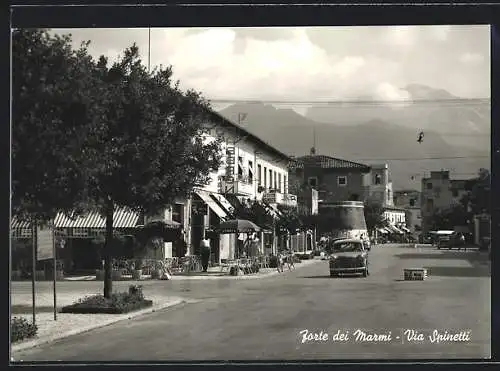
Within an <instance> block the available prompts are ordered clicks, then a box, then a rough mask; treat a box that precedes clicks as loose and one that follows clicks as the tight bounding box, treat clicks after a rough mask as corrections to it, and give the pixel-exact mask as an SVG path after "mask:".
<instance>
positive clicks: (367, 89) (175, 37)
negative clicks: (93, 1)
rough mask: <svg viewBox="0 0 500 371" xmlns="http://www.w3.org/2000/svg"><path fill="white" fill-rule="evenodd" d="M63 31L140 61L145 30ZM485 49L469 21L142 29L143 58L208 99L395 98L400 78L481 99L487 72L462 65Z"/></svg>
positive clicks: (96, 50)
mask: <svg viewBox="0 0 500 371" xmlns="http://www.w3.org/2000/svg"><path fill="white" fill-rule="evenodd" d="M57 31H58V32H59V33H60V30H57ZM66 31H71V33H72V34H73V35H74V37H73V39H74V40H75V44H76V45H77V44H79V43H80V42H81V41H82V40H88V39H90V40H92V44H91V46H90V52H91V53H92V54H93V55H95V56H98V55H100V54H107V55H108V56H109V57H110V58H111V59H115V58H116V56H117V55H118V54H119V53H121V52H122V51H123V49H124V48H126V47H128V46H130V45H131V44H132V43H133V42H137V44H138V45H139V48H140V52H141V54H142V56H143V59H144V60H145V63H146V58H147V48H148V29H118V30H116V29H115V30H109V29H85V30H66ZM457 56H461V57H457ZM488 56H489V28H488V27H478V26H396V27H391V26H379V27H309V28H304V27H300V28H299V27H281V28H277V27H270V28H190V29H187V28H184V29H181V28H163V29H156V28H154V29H151V65H152V66H153V67H154V66H157V65H160V64H162V65H164V66H166V65H172V66H173V71H174V78H175V79H179V80H180V82H181V86H182V87H183V88H194V89H196V90H199V91H201V92H202V93H203V94H204V95H205V96H206V97H207V98H212V99H217V98H219V99H237V100H241V99H252V100H266V99H267V100H304V101H315V100H335V99H338V100H348V99H356V98H358V97H368V96H372V97H377V99H381V100H399V99H404V94H405V92H403V91H401V90H399V89H398V88H396V87H404V86H406V85H408V84H409V83H418V84H424V85H429V86H434V87H436V88H442V89H446V90H448V91H450V92H451V93H452V94H455V95H457V96H464V97H469V96H480V97H485V96H489V91H490V76H489V69H488V68H482V69H471V68H468V67H467V66H466V65H464V64H463V63H468V64H471V63H473V62H474V63H478V62H480V57H484V60H487V58H488ZM457 58H460V60H461V61H462V62H463V63H456V62H457Z"/></svg>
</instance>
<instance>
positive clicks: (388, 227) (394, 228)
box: [386, 224, 404, 234]
mask: <svg viewBox="0 0 500 371" xmlns="http://www.w3.org/2000/svg"><path fill="white" fill-rule="evenodd" d="M386 229H388V230H389V232H391V233H397V234H403V233H404V232H403V231H401V230H400V229H399V228H397V227H396V226H395V225H392V224H389V225H388V226H387V227H386Z"/></svg>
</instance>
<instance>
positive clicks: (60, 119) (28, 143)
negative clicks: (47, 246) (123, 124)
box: [11, 29, 100, 221]
mask: <svg viewBox="0 0 500 371" xmlns="http://www.w3.org/2000/svg"><path fill="white" fill-rule="evenodd" d="M86 47H87V44H82V46H81V47H80V49H78V50H73V49H72V47H71V38H70V37H69V36H51V35H50V34H49V33H48V32H47V31H44V30H31V29H23V30H14V31H13V33H12V96H13V101H12V121H13V125H12V152H11V153H12V195H11V196H12V211H13V214H14V215H16V216H17V217H18V218H20V219H26V220H28V219H31V218H33V217H35V218H36V219H37V220H38V221H47V220H50V219H52V218H53V217H54V216H55V214H56V213H57V212H58V211H67V212H69V211H74V210H76V211H79V210H80V211H81V206H83V205H84V204H85V203H84V202H83V201H84V200H85V199H86V194H85V192H86V189H87V188H86V176H85V172H84V170H85V169H84V167H83V166H82V158H83V156H84V155H85V149H84V143H83V139H84V138H85V137H87V136H88V135H89V130H90V128H92V127H93V126H96V125H98V123H99V122H100V105H99V99H100V97H99V95H98V94H97V90H96V87H98V85H99V81H98V79H97V78H96V76H95V74H93V70H94V68H95V66H94V64H93V61H92V58H91V57H90V56H89V55H88V53H87V49H86Z"/></svg>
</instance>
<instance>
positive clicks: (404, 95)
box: [375, 82, 411, 101]
mask: <svg viewBox="0 0 500 371" xmlns="http://www.w3.org/2000/svg"><path fill="white" fill-rule="evenodd" d="M410 98H411V97H410V94H409V93H408V92H407V91H406V90H402V89H400V88H397V87H395V86H394V85H392V84H390V83H388V82H383V83H380V84H379V85H378V86H377V88H376V90H375V99H377V100H388V101H405V100H408V99H410Z"/></svg>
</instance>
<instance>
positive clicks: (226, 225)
mask: <svg viewBox="0 0 500 371" xmlns="http://www.w3.org/2000/svg"><path fill="white" fill-rule="evenodd" d="M216 231H217V232H219V233H252V232H260V231H261V228H260V227H259V226H258V225H256V224H255V223H253V222H251V221H250V220H245V219H232V220H226V221H225V222H222V223H220V225H219V226H218V227H217V228H216Z"/></svg>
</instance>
